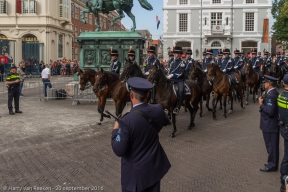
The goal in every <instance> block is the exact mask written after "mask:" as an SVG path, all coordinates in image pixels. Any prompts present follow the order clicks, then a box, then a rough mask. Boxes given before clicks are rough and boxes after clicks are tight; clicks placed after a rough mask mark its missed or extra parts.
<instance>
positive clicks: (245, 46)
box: [241, 41, 257, 56]
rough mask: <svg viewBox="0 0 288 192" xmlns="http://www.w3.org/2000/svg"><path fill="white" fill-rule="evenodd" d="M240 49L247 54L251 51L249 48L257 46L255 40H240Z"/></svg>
mask: <svg viewBox="0 0 288 192" xmlns="http://www.w3.org/2000/svg"><path fill="white" fill-rule="evenodd" d="M241 47H242V50H243V51H244V55H245V56H247V55H248V53H250V52H251V49H253V48H257V42H255V41H242V43H241Z"/></svg>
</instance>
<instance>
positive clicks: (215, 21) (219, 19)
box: [211, 13, 222, 26]
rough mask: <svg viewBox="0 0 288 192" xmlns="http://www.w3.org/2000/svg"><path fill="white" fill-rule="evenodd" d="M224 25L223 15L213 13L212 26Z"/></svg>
mask: <svg viewBox="0 0 288 192" xmlns="http://www.w3.org/2000/svg"><path fill="white" fill-rule="evenodd" d="M212 25H222V13H211V26H212Z"/></svg>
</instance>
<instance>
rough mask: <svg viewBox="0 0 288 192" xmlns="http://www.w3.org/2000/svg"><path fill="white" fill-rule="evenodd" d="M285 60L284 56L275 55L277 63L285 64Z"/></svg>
mask: <svg viewBox="0 0 288 192" xmlns="http://www.w3.org/2000/svg"><path fill="white" fill-rule="evenodd" d="M285 61H286V58H285V57H277V58H276V63H277V65H283V64H285Z"/></svg>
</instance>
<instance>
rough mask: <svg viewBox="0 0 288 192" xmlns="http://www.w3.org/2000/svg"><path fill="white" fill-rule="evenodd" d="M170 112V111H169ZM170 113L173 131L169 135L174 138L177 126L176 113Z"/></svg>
mask: <svg viewBox="0 0 288 192" xmlns="http://www.w3.org/2000/svg"><path fill="white" fill-rule="evenodd" d="M169 112H170V111H169ZM170 113H171V112H170ZM171 114H172V124H173V132H172V133H171V134H170V137H171V138H174V137H175V133H176V131H177V128H176V115H175V114H174V113H171Z"/></svg>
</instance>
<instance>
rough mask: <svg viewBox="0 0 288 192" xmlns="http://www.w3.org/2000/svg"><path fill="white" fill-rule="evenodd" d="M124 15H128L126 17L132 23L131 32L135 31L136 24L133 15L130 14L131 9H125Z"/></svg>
mask: <svg viewBox="0 0 288 192" xmlns="http://www.w3.org/2000/svg"><path fill="white" fill-rule="evenodd" d="M124 11H125V13H126V14H127V15H128V17H130V18H131V20H132V22H133V27H132V29H131V31H133V32H134V31H135V29H136V22H135V16H134V15H133V13H132V12H131V8H130V9H127V10H124Z"/></svg>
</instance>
